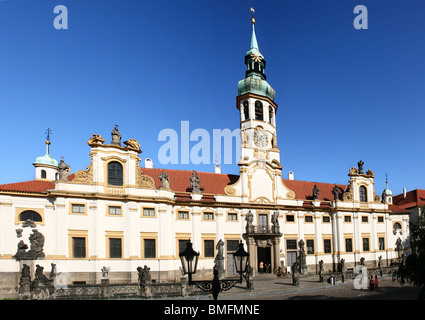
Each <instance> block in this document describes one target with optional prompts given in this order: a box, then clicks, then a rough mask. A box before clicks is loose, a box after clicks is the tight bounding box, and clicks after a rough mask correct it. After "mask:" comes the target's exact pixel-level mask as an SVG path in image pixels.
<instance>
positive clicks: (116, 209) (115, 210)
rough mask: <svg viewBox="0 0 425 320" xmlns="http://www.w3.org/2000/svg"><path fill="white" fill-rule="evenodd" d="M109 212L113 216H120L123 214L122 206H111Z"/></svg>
mask: <svg viewBox="0 0 425 320" xmlns="http://www.w3.org/2000/svg"><path fill="white" fill-rule="evenodd" d="M108 211H109V212H108V213H109V215H111V216H120V215H121V207H116V206H109V207H108Z"/></svg>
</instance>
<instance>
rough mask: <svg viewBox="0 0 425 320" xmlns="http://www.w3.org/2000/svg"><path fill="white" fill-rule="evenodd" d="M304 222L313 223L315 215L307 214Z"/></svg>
mask: <svg viewBox="0 0 425 320" xmlns="http://www.w3.org/2000/svg"><path fill="white" fill-rule="evenodd" d="M304 222H306V223H311V222H313V216H305V217H304Z"/></svg>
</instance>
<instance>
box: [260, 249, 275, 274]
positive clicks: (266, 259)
mask: <svg viewBox="0 0 425 320" xmlns="http://www.w3.org/2000/svg"><path fill="white" fill-rule="evenodd" d="M261 263H262V264H261ZM271 263H272V248H271V247H266V248H260V247H257V266H258V272H259V273H271V272H272V265H271ZM261 265H262V266H263V270H261Z"/></svg>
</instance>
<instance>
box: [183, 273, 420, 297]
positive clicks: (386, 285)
mask: <svg viewBox="0 0 425 320" xmlns="http://www.w3.org/2000/svg"><path fill="white" fill-rule="evenodd" d="M379 282H380V283H379V288H378V290H377V291H369V290H368V289H356V288H355V287H354V282H353V280H351V281H347V282H345V283H341V282H339V281H338V282H337V283H336V284H335V285H331V284H329V283H324V282H319V281H318V276H309V277H303V278H300V284H299V286H293V285H292V278H291V277H290V276H287V277H283V278H278V277H274V276H271V275H266V276H264V277H261V276H260V277H257V278H256V280H255V281H254V289H253V290H252V291H248V290H246V289H245V288H244V287H243V286H244V285H242V284H241V285H237V286H236V287H234V288H232V289H230V290H229V291H226V292H222V293H220V295H219V298H218V300H417V297H418V296H419V289H418V288H416V287H413V286H411V285H404V286H401V285H400V284H399V283H398V282H393V281H392V279H391V277H389V276H386V277H383V278H380V279H379ZM211 298H212V296H211V295H198V296H196V295H195V296H189V297H186V298H183V300H209V299H211ZM180 299H182V298H180Z"/></svg>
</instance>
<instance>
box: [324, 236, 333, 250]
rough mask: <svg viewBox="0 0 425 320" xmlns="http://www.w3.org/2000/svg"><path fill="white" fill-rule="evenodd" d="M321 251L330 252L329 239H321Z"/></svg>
mask: <svg viewBox="0 0 425 320" xmlns="http://www.w3.org/2000/svg"><path fill="white" fill-rule="evenodd" d="M323 252H324V253H332V246H331V239H324V240H323Z"/></svg>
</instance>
